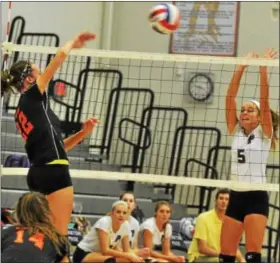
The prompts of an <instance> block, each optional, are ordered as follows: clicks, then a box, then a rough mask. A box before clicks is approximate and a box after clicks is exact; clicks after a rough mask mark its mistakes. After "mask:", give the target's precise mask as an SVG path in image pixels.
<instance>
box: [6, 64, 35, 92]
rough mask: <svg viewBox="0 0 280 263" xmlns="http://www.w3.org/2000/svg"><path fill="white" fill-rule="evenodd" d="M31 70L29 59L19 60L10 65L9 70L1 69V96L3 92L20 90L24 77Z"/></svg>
mask: <svg viewBox="0 0 280 263" xmlns="http://www.w3.org/2000/svg"><path fill="white" fill-rule="evenodd" d="M31 72H32V67H31V64H30V62H29V61H26V60H19V61H17V62H16V63H14V64H13V65H12V67H11V68H10V70H4V71H1V97H2V96H3V95H4V94H5V92H9V91H12V92H13V93H16V92H20V90H21V89H22V87H23V81H24V79H25V78H26V77H27V76H29V75H30V74H31Z"/></svg>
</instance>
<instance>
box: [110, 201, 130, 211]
mask: <svg viewBox="0 0 280 263" xmlns="http://www.w3.org/2000/svg"><path fill="white" fill-rule="evenodd" d="M117 205H124V206H125V207H126V208H128V206H127V203H126V202H125V201H122V200H118V201H116V202H114V203H113V205H112V209H114V208H115V207H116V206H117Z"/></svg>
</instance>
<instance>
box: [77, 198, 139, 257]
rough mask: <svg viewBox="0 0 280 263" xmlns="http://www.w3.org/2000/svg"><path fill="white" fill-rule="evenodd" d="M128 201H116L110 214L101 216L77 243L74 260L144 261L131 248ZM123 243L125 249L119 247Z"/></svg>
mask: <svg viewBox="0 0 280 263" xmlns="http://www.w3.org/2000/svg"><path fill="white" fill-rule="evenodd" d="M126 214H127V203H126V202H124V201H120V200H119V201H116V202H115V203H114V204H113V205H112V211H111V213H110V214H109V215H108V216H103V217H102V218H100V219H99V220H98V221H97V222H96V223H95V224H94V225H93V226H92V228H91V230H90V231H89V232H88V233H87V234H86V235H85V237H84V238H83V239H82V241H81V242H80V243H79V244H78V245H77V248H76V250H75V252H74V255H73V262H75V263H79V262H105V263H113V262H144V260H143V259H142V258H140V257H138V256H137V255H136V254H135V253H133V252H132V251H131V250H130V245H129V231H130V228H129V224H128V222H127V221H126ZM120 243H122V248H123V250H122V251H120V250H119V249H118V247H119V246H120Z"/></svg>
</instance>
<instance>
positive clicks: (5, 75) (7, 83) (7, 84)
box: [1, 70, 13, 98]
mask: <svg viewBox="0 0 280 263" xmlns="http://www.w3.org/2000/svg"><path fill="white" fill-rule="evenodd" d="M12 81H13V76H11V75H10V72H9V71H8V70H5V71H1V98H2V97H3V95H4V94H5V92H8V91H9V90H12V91H13V89H12V86H11V83H12Z"/></svg>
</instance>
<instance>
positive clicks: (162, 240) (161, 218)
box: [139, 201, 185, 262]
mask: <svg viewBox="0 0 280 263" xmlns="http://www.w3.org/2000/svg"><path fill="white" fill-rule="evenodd" d="M170 216H171V206H170V204H169V203H168V202H166V201H159V202H158V203H157V204H156V206H155V215H154V217H151V218H148V219H147V220H146V221H144V222H143V223H142V224H141V226H140V232H139V245H140V247H147V248H149V249H150V255H151V257H152V258H154V259H155V260H156V261H157V262H185V257H183V256H176V255H174V254H173V253H172V252H171V248H170V245H171V244H170V243H171V236H172V226H171V225H170V223H169V219H170Z"/></svg>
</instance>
